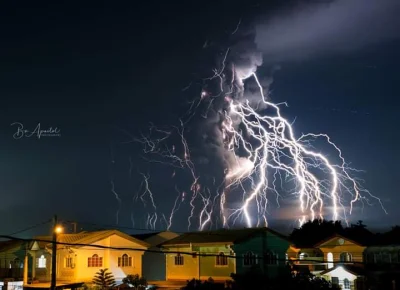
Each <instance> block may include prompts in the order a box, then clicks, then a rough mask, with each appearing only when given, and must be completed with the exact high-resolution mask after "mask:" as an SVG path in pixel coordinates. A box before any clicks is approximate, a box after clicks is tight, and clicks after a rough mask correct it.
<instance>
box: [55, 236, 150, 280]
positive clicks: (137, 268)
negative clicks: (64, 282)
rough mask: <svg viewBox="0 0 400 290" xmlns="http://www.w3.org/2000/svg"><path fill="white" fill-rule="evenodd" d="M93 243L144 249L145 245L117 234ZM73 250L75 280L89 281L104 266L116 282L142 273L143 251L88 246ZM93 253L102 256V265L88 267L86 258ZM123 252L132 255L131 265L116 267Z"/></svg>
mask: <svg viewBox="0 0 400 290" xmlns="http://www.w3.org/2000/svg"><path fill="white" fill-rule="evenodd" d="M93 245H100V246H106V247H110V246H111V247H120V248H135V249H143V250H145V247H143V246H142V245H139V244H137V243H134V242H132V241H129V240H127V239H124V238H122V237H119V236H117V235H112V236H110V237H108V238H106V239H103V240H101V241H98V242H96V243H93ZM75 251H76V261H75V276H74V277H75V281H83V282H91V281H92V279H93V277H94V276H95V274H96V273H97V272H98V271H99V270H100V269H104V268H107V269H108V270H109V271H110V272H111V273H112V274H113V275H114V278H115V280H116V281H117V282H120V281H122V279H123V278H125V277H126V276H127V275H131V274H132V275H133V274H138V275H140V276H141V275H142V255H143V251H134V250H112V249H100V248H95V247H90V246H88V247H81V248H77V249H76V250H75ZM94 254H97V255H98V256H99V257H103V266H102V267H88V258H89V257H92V256H93V255H94ZM123 254H127V255H128V256H130V257H132V266H131V267H118V257H121V256H122V255H123ZM59 265H61V264H59Z"/></svg>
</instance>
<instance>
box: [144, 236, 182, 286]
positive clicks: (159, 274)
mask: <svg viewBox="0 0 400 290" xmlns="http://www.w3.org/2000/svg"><path fill="white" fill-rule="evenodd" d="M177 236H179V235H178V234H176V233H174V232H161V233H158V234H157V235H154V236H151V237H150V238H148V239H146V240H145V242H146V243H148V244H150V245H151V246H152V247H151V248H150V249H149V250H150V251H154V252H146V253H144V255H143V259H142V260H143V265H142V274H143V276H144V277H145V278H146V279H147V280H148V281H165V280H166V269H165V263H166V259H165V255H164V254H163V253H157V252H158V251H161V249H160V248H158V247H157V246H158V245H160V244H161V243H163V242H166V241H168V240H171V239H173V238H176V237H177Z"/></svg>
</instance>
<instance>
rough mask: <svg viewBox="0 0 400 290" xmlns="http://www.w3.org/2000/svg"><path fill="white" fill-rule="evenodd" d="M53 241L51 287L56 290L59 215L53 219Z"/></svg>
mask: <svg viewBox="0 0 400 290" xmlns="http://www.w3.org/2000/svg"><path fill="white" fill-rule="evenodd" d="M52 233H53V240H52V251H51V285H50V290H56V283H57V273H56V272H57V215H54V218H53V229H52Z"/></svg>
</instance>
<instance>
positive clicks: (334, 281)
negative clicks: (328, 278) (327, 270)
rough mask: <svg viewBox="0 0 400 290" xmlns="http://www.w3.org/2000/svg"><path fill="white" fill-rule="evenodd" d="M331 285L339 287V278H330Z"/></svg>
mask: <svg viewBox="0 0 400 290" xmlns="http://www.w3.org/2000/svg"><path fill="white" fill-rule="evenodd" d="M332 284H333V285H339V277H332Z"/></svg>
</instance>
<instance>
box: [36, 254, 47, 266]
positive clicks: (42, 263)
mask: <svg viewBox="0 0 400 290" xmlns="http://www.w3.org/2000/svg"><path fill="white" fill-rule="evenodd" d="M36 268H42V269H43V268H46V258H45V257H44V255H41V256H40V258H37V259H36Z"/></svg>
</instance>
